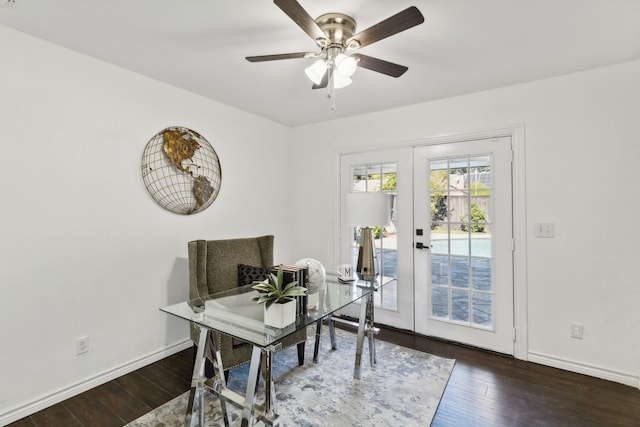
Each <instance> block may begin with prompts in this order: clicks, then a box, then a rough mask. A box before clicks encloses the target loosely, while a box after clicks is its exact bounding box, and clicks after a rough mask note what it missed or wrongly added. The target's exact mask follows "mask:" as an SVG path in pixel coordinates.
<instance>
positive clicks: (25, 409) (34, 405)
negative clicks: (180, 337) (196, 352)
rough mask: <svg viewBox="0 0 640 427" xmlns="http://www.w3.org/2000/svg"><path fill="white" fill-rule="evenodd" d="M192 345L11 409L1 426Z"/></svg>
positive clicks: (150, 356) (182, 344) (2, 417)
mask: <svg viewBox="0 0 640 427" xmlns="http://www.w3.org/2000/svg"><path fill="white" fill-rule="evenodd" d="M192 345H193V343H192V342H191V340H189V339H187V340H184V341H181V342H178V343H176V344H172V345H171V346H169V347H167V348H164V349H162V350H158V351H156V352H153V353H150V354H148V355H146V356H142V357H140V358H139V359H135V360H132V361H130V362H127V363H125V364H123V365H121V366H118V367H115V368H113V369H110V370H108V371H106V372H103V373H101V374H99V375H96V376H94V377H92V378H89V379H87V380H85V381H82V382H80V383H77V384H74V385H71V386H69V387H65V388H63V389H61V390H58V391H56V392H54V393H51V394H49V395H47V396H45V397H43V398H40V399H38V400H36V401H33V402H30V403H27V404H26V405H22V406H19V407H17V408H13V409H9V410H8V411H7V412H3V413H0V426H5V425H7V424H11V423H12V422H14V421H17V420H19V419H22V418H24V417H27V416H29V415H31V414H34V413H36V412H38V411H40V410H42V409H45V408H48V407H49V406H52V405H55V404H56V403H59V402H62V401H63V400H66V399H69V398H70V397H73V396H76V395H78V394H80V393H83V392H85V391H87V390H90V389H92V388H94V387H97V386H99V385H101V384H104V383H106V382H109V381H111V380H114V379H116V378H118V377H121V376H122V375H125V374H128V373H129V372H133V371H135V370H136V369H140V368H142V367H144V366H147V365H149V364H151V363H154V362H157V361H158V360H161V359H164V358H165V357H168V356H171V355H172V354H174V353H177V352H179V351H182V350H185V349H187V348H189V347H191V346H192Z"/></svg>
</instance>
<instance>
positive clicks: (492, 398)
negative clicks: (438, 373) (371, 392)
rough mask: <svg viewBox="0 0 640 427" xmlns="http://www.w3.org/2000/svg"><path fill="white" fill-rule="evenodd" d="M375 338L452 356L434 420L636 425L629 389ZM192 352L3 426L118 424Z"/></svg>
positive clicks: (500, 359)
mask: <svg viewBox="0 0 640 427" xmlns="http://www.w3.org/2000/svg"><path fill="white" fill-rule="evenodd" d="M378 338H379V339H382V340H385V341H389V342H393V343H396V344H399V345H402V346H405V347H410V348H414V349H417V350H421V351H425V352H428V353H431V354H435V355H438V356H442V357H448V358H454V359H456V365H455V368H454V370H453V373H452V375H451V378H450V379H449V383H448V385H447V388H446V390H445V392H444V396H443V398H442V401H441V402H440V406H439V407H438V411H437V412H436V416H435V418H434V420H433V424H432V425H433V426H438V427H439V426H446V427H449V426H455V427H462V426H527V427H528V426H580V427H582V426H635V427H638V426H640V390H638V389H636V388H633V387H629V386H625V385H621V384H617V383H613V382H609V381H604V380H600V379H596V378H592V377H588V376H584V375H580V374H575V373H570V372H566V371H562V370H558V369H554V368H549V367H545V366H541V365H537V364H533V363H527V362H523V361H520V360H515V359H513V358H510V357H505V356H502V355H497V354H492V353H489V352H486V351H482V350H477V349H473V348H469V347H465V346H460V345H455V344H451V343H447V342H443V341H439V340H434V339H430V338H426V337H422V336H416V335H413V334H411V333H407V332H404V331H397V330H393V329H387V328H382V330H381V332H380V334H379V336H378ZM192 357H193V356H192V351H191V350H185V351H182V352H180V353H177V354H175V355H173V356H170V357H167V358H166V359H163V360H161V361H159V362H156V363H154V364H151V365H149V366H146V367H144V368H141V369H139V370H137V371H135V372H132V373H130V374H127V375H124V376H122V377H120V378H117V379H115V380H113V381H110V382H108V383H106V384H104V385H102V386H99V387H96V388H94V389H92V390H89V391H87V392H85V393H82V394H80V395H78V396H75V397H73V398H70V399H68V400H66V401H64V402H61V403H59V404H57V405H54V406H52V407H50V408H47V409H44V410H42V411H40V412H37V413H35V414H33V415H31V416H29V417H26V418H24V419H22V420H19V421H17V422H15V423H13V424H10V426H11V427H27V426H28V427H74V426H87V427H112V426H113V427H117V426H123V425H125V424H127V423H128V422H130V421H132V420H134V419H136V418H138V417H139V416H141V415H143V414H144V413H146V412H148V411H150V410H151V409H153V408H156V407H158V406H161V405H162V404H163V403H165V402H167V401H169V400H170V399H172V398H173V397H176V396H178V395H180V394H182V393H183V392H185V391H186V390H188V388H189V381H190V377H191V368H192V367H191V363H192ZM307 363H308V361H307ZM378 363H384V361H378Z"/></svg>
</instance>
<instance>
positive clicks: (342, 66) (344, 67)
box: [335, 53, 358, 77]
mask: <svg viewBox="0 0 640 427" xmlns="http://www.w3.org/2000/svg"><path fill="white" fill-rule="evenodd" d="M335 63H336V70H337V71H338V73H340V74H342V75H343V76H344V77H351V76H353V73H355V72H356V68H357V66H358V62H357V61H356V59H355V58H353V57H351V56H347V55H345V54H344V53H341V54H339V55H338V56H336V59H335Z"/></svg>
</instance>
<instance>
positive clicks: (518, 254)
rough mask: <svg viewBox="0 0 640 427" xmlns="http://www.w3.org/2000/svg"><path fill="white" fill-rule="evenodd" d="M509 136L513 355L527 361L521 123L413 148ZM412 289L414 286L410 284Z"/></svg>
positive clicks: (416, 144) (430, 140)
mask: <svg viewBox="0 0 640 427" xmlns="http://www.w3.org/2000/svg"><path fill="white" fill-rule="evenodd" d="M503 136H509V137H511V144H512V152H513V162H512V180H513V182H512V192H513V194H512V205H513V213H512V214H513V223H512V227H513V311H514V313H513V322H514V325H513V328H514V343H513V356H514V357H515V358H516V359H521V360H528V341H529V338H528V310H527V306H528V305H527V304H528V302H527V223H526V185H525V177H526V175H525V128H524V124H520V125H515V126H513V127H506V128H500V129H489V130H479V131H476V132H469V133H458V134H448V135H444V136H436V137H432V138H425V139H423V140H420V141H414V143H413V144H411V145H412V146H413V147H414V148H415V147H421V146H426V145H440V144H450V143H456V142H465V141H473V140H478V139H489V138H495V137H503ZM414 289H415V286H414Z"/></svg>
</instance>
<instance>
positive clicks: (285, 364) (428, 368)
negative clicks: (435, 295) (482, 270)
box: [127, 327, 455, 427]
mask: <svg viewBox="0 0 640 427" xmlns="http://www.w3.org/2000/svg"><path fill="white" fill-rule="evenodd" d="M314 338H315V328H309V330H308V339H307V347H306V350H307V352H306V353H307V357H306V359H307V360H306V361H305V364H304V365H303V366H298V363H297V360H298V358H297V352H296V348H295V346H294V347H291V348H288V349H285V350H282V351H280V352H278V353H276V354H275V355H274V366H273V376H274V380H275V389H276V411H277V413H278V414H279V415H280V425H281V426H283V427H288V426H305V427H313V426H393V427H398V426H428V425H430V424H431V421H432V419H433V416H434V414H435V412H436V409H437V408H438V404H439V402H440V398H441V397H442V393H443V392H444V389H445V387H446V385H447V381H448V380H449V376H450V375H451V371H452V370H453V366H454V364H455V360H454V359H445V358H441V357H437V356H433V355H431V354H428V353H423V352H420V351H416V350H411V349H408V348H404V347H400V346H397V345H394V344H389V343H386V342H383V341H379V340H377V341H376V356H377V357H376V359H377V365H376V366H375V367H374V368H372V367H371V366H370V364H369V352H368V344H367V340H366V339H365V345H364V351H363V357H362V368H361V373H362V378H361V379H360V380H356V379H354V378H353V367H354V360H355V347H356V335H355V334H354V333H351V332H347V331H344V330H340V329H336V341H337V347H338V348H337V350H335V351H333V350H331V344H330V339H329V333H328V330H327V328H326V327H325V328H323V337H322V347H321V350H320V357H319V363H318V364H314V363H313V362H312V361H311V360H310V359H311V358H312V357H313V345H314V342H313V340H314ZM248 371H249V369H248V366H247V365H244V366H241V367H238V368H236V369H234V370H232V371H231V373H230V375H229V379H228V387H229V388H231V389H233V390H235V391H238V392H242V391H243V390H244V388H245V387H246V378H247V376H248ZM261 395H262V396H264V394H263V393H262V382H261V383H260V388H259V390H258V396H257V397H256V401H257V402H258V403H262V402H264V399H262V400H260V396H261ZM188 398H189V393H188V392H187V393H185V394H183V395H182V396H179V397H177V398H175V399H174V400H172V401H170V402H168V403H166V404H165V405H163V406H161V407H160V408H157V409H155V410H153V411H151V412H149V413H147V414H146V415H144V416H142V417H141V418H138V419H137V420H135V421H133V422H131V423H130V424H128V425H127V426H128V427H174V426H175V427H177V426H182V425H183V423H184V414H185V411H186V406H187V402H188ZM205 405H206V425H207V426H211V427H217V426H222V425H224V423H223V421H222V417H221V415H220V413H221V411H220V402H219V401H218V399H217V398H216V397H215V396H214V395H213V394H208V395H207V398H206V403H205ZM227 408H228V411H229V413H230V416H231V419H232V422H233V424H234V425H236V424H237V425H239V421H240V420H239V418H240V409H238V408H236V407H234V406H233V405H231V404H227ZM257 425H263V423H262V422H259V423H258V424H257Z"/></svg>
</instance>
